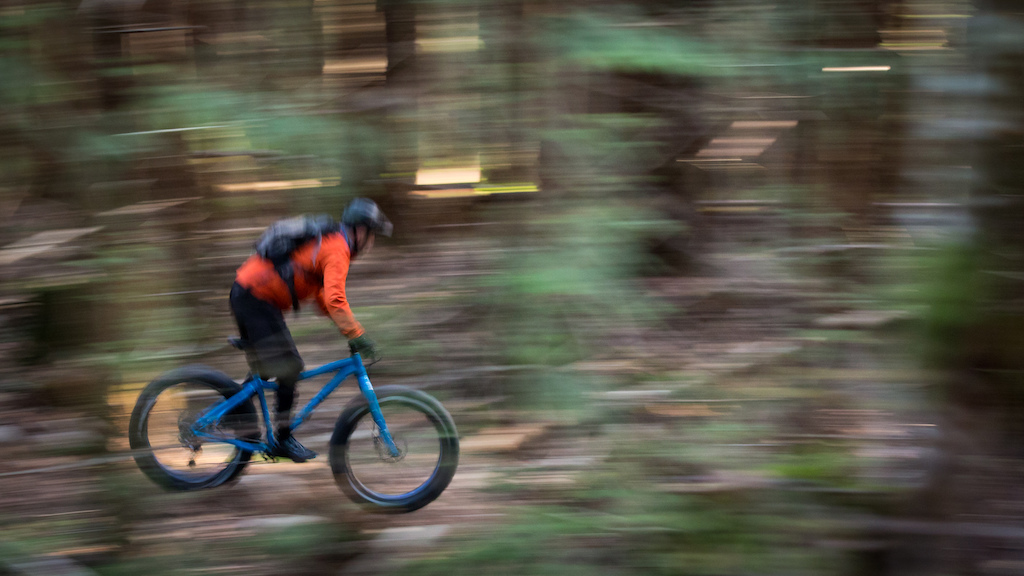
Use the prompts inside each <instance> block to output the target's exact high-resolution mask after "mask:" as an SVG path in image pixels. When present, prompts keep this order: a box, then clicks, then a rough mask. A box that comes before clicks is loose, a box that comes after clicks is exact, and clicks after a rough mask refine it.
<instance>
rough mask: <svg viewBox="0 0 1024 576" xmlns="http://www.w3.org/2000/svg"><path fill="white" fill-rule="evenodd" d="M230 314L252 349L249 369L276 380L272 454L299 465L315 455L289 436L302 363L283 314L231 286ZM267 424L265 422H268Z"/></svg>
mask: <svg viewBox="0 0 1024 576" xmlns="http://www.w3.org/2000/svg"><path fill="white" fill-rule="evenodd" d="M230 301H231V311H232V312H233V313H234V315H235V321H236V322H237V323H238V329H239V330H240V331H241V336H242V338H244V339H245V340H247V341H248V342H249V344H250V345H251V346H252V350H253V352H254V353H253V354H251V355H250V358H253V357H254V365H252V366H251V368H252V369H253V370H254V371H256V372H257V373H259V374H260V375H261V376H263V377H264V378H276V380H277V385H278V392H277V406H276V407H275V408H276V410H275V424H276V435H277V439H278V442H277V444H278V446H277V449H275V450H274V455H276V456H285V457H288V458H291V459H292V460H294V461H296V462H303V461H305V460H308V459H310V458H313V457H315V456H316V452H313V451H312V450H309V449H307V448H306V447H304V446H302V444H299V443H298V441H296V440H295V439H294V438H292V437H291V429H290V427H289V424H290V423H291V409H292V405H293V404H294V402H295V384H296V382H297V381H298V379H299V373H300V372H301V371H302V368H303V362H302V358H301V357H300V356H299V352H298V350H297V349H296V348H295V341H294V340H292V335H291V333H290V332H289V331H288V326H287V325H286V324H285V321H284V315H283V314H282V313H281V310H279V309H278V308H277V307H276V306H274V305H273V304H271V303H269V302H265V301H263V300H260V299H259V298H256V297H255V296H253V295H252V294H251V293H250V292H249V291H248V290H246V289H245V288H243V287H241V286H239V285H238V284H235V286H233V287H232V289H231V300H230ZM268 425H269V423H268Z"/></svg>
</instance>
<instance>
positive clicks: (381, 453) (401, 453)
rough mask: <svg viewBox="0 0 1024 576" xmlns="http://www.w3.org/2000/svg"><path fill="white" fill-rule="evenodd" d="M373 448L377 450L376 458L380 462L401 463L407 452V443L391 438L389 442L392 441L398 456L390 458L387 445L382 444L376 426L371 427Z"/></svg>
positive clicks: (378, 429) (400, 439)
mask: <svg viewBox="0 0 1024 576" xmlns="http://www.w3.org/2000/svg"><path fill="white" fill-rule="evenodd" d="M372 435H373V446H374V448H376V449H377V456H378V457H379V458H380V459H381V461H382V462H388V463H390V464H394V463H396V462H401V461H402V460H404V459H405V455H406V453H408V451H409V443H408V442H407V441H405V440H404V439H402V438H395V437H394V435H392V436H391V440H392V441H394V443H395V447H396V448H398V456H392V455H391V451H390V450H388V445H387V443H386V442H384V439H383V438H381V436H380V427H378V426H377V425H376V424H374V425H373V433H372Z"/></svg>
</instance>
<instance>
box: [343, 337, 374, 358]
mask: <svg viewBox="0 0 1024 576" xmlns="http://www.w3.org/2000/svg"><path fill="white" fill-rule="evenodd" d="M348 349H349V350H351V351H352V353H353V354H355V353H359V355H360V356H362V357H363V360H368V361H370V362H376V361H377V346H376V345H375V344H374V343H373V340H370V339H369V338H367V337H366V334H363V335H361V336H356V337H355V338H353V339H351V340H349V341H348Z"/></svg>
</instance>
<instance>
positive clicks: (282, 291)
mask: <svg viewBox="0 0 1024 576" xmlns="http://www.w3.org/2000/svg"><path fill="white" fill-rule="evenodd" d="M391 231H392V225H391V222H390V221H388V219H387V217H386V216H385V215H384V213H383V212H382V211H381V210H380V208H379V207H378V206H377V204H376V203H374V202H373V201H372V200H369V199H367V198H356V199H354V200H352V201H351V202H350V203H349V204H348V206H347V207H346V208H345V211H344V212H343V213H342V217H341V225H340V226H339V227H338V228H337V229H335V230H333V231H330V232H328V233H325V234H323V235H322V236H320V237H318V238H315V239H312V240H309V241H307V242H305V243H303V244H301V245H300V246H299V247H298V248H297V249H295V251H294V252H292V254H291V258H290V259H291V266H292V270H293V272H294V293H293V292H292V289H291V287H289V286H288V284H287V283H286V282H285V280H284V279H283V278H282V277H281V274H279V273H278V271H277V269H275V267H274V264H273V263H272V262H271V261H270V260H268V259H266V258H263V257H261V256H259V255H258V254H253V255H252V256H251V257H250V258H249V259H248V260H246V261H245V263H243V264H242V266H241V267H240V268H239V269H238V272H237V275H236V277H235V283H234V285H233V286H232V287H231V296H230V304H231V312H232V313H233V314H234V317H235V321H236V322H237V323H238V329H239V330H240V331H241V337H242V339H243V340H245V341H247V342H248V343H249V346H250V347H251V348H250V350H251V352H252V353H251V354H250V355H249V358H250V362H252V363H253V364H254V365H252V366H251V368H252V369H253V370H254V371H256V372H258V373H259V374H260V376H262V377H264V378H271V377H276V378H277V384H278V389H277V405H276V412H275V424H276V426H277V439H278V442H277V447H275V448H273V449H272V450H271V453H270V455H271V456H279V457H286V458H289V459H291V460H292V461H294V462H305V461H306V460H309V459H311V458H315V457H316V452H314V451H312V450H310V449H308V448H306V447H305V446H303V445H302V444H300V443H299V441H298V440H296V439H295V438H293V437H292V435H291V429H290V427H289V424H290V422H291V411H292V405H293V404H294V402H295V384H296V382H297V381H298V377H299V373H300V372H301V371H302V368H303V366H304V364H303V362H302V358H301V357H300V356H299V353H298V350H297V349H296V348H295V342H294V341H293V340H292V336H291V333H290V332H289V331H288V327H287V326H286V325H285V321H284V314H283V312H284V311H285V310H287V309H289V308H292V307H293V302H297V301H299V300H304V299H307V298H315V299H316V302H317V304H318V305H319V307H320V310H321V312H323V313H325V314H327V315H328V316H330V318H331V320H333V321H334V323H335V324H336V325H337V326H338V328H339V329H340V330H341V333H342V335H344V336H345V338H347V339H348V341H349V344H350V345H351V347H352V348H353V349H354V350H355V351H356V352H359V353H360V355H361V356H362V357H364V358H367V359H369V360H371V361H372V360H375V359H376V357H377V351H376V348H375V346H374V343H373V341H372V340H370V339H369V338H367V337H366V333H365V331H364V330H363V327H362V326H361V325H360V324H359V322H358V321H357V320H356V319H355V317H354V316H353V315H352V310H351V308H350V307H349V303H348V298H347V297H346V296H345V279H346V277H347V276H348V268H349V264H350V262H351V261H352V260H353V259H354V258H357V257H362V256H365V255H366V253H368V252H369V251H370V249H371V248H373V242H374V238H375V236H376V235H377V234H381V235H383V236H391ZM293 298H295V300H293Z"/></svg>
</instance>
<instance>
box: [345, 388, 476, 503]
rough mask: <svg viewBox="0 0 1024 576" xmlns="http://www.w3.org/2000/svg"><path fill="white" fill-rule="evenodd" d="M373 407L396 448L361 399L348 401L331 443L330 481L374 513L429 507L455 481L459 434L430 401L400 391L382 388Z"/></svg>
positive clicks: (424, 396)
mask: <svg viewBox="0 0 1024 576" xmlns="http://www.w3.org/2000/svg"><path fill="white" fill-rule="evenodd" d="M376 395H377V402H378V403H379V404H380V409H381V413H382V415H383V416H384V422H385V424H386V425H387V428H388V431H389V432H390V433H391V436H392V438H393V439H394V441H395V444H396V445H397V447H398V449H399V454H398V456H394V455H392V454H391V453H390V452H389V451H388V449H387V447H385V446H384V442H383V441H382V440H381V437H380V430H379V429H378V427H377V425H376V423H375V422H374V421H373V417H372V415H371V414H370V407H369V403H368V402H367V401H366V399H365V398H362V397H360V398H357V399H356V400H354V401H352V402H351V403H350V404H349V405H348V406H347V407H346V408H345V410H344V411H343V412H342V414H341V416H340V417H339V418H338V423H337V425H336V426H335V429H334V435H333V437H332V438H331V450H330V461H331V470H332V471H333V472H334V478H335V480H336V481H337V483H338V485H339V486H340V487H341V489H342V491H344V492H345V494H346V495H347V496H348V497H349V498H351V499H352V500H353V501H355V502H357V503H359V504H362V505H365V506H366V507H367V508H369V509H371V510H373V511H376V512H412V511H413V510H417V509H419V508H422V507H423V506H426V505H427V504H429V503H430V502H433V501H434V499H436V498H437V497H438V496H440V495H441V492H443V491H444V489H445V488H447V487H448V484H449V483H450V482H451V481H452V478H453V477H454V476H455V469H456V467H457V466H458V463H459V435H458V431H457V430H456V428H455V422H453V421H452V417H451V416H450V415H449V414H448V411H446V410H445V409H444V407H443V406H441V404H440V403H439V402H438V401H437V400H435V399H434V398H433V397H431V396H429V395H427V394H424V393H423V392H420V391H418V390H413V389H411V388H406V387H404V386H381V387H380V388H378V389H377V390H376Z"/></svg>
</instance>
